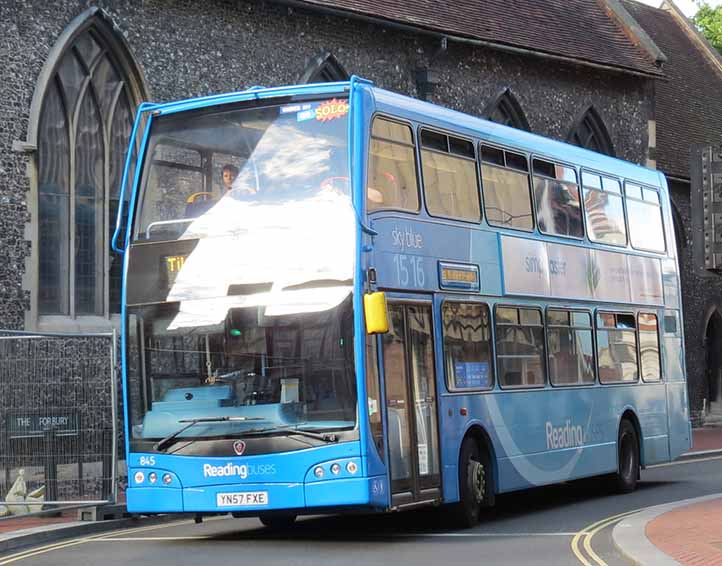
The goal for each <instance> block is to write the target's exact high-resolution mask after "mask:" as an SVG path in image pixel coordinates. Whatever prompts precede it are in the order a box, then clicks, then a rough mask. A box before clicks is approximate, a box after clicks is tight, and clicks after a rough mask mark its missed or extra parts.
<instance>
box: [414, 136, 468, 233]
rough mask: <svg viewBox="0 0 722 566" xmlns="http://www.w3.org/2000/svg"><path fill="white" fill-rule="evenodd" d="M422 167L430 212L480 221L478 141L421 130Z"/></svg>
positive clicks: (435, 214) (436, 214) (447, 216)
mask: <svg viewBox="0 0 722 566" xmlns="http://www.w3.org/2000/svg"><path fill="white" fill-rule="evenodd" d="M421 170H422V174H423V180H424V194H425V196H426V207H427V208H428V210H429V214H432V215H434V216H443V217H446V218H459V219H461V220H471V221H479V220H480V219H481V208H480V206H479V187H478V185H477V179H476V161H475V155H474V145H473V144H472V143H471V142H470V141H467V140H465V139H461V138H456V137H453V136H447V135H446V134H442V133H439V132H432V131H430V130H422V132H421Z"/></svg>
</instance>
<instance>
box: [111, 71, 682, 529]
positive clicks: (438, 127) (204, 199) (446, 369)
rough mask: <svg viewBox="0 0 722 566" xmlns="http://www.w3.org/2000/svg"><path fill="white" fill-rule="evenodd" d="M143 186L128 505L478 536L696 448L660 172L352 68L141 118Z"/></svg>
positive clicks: (126, 345) (128, 326)
mask: <svg viewBox="0 0 722 566" xmlns="http://www.w3.org/2000/svg"><path fill="white" fill-rule="evenodd" d="M135 156H137V158H136V157H135ZM123 187H124V191H125V197H126V198H124V199H123V200H124V201H125V203H126V204H125V205H124V206H123V208H122V209H121V211H120V212H119V215H118V224H117V228H116V233H115V236H114V239H113V245H114V247H115V248H116V250H117V251H119V252H120V253H123V254H124V262H125V263H124V265H125V271H124V280H123V332H122V339H123V347H122V352H123V388H124V407H125V422H126V426H125V434H126V456H127V463H128V475H129V485H128V489H127V506H128V510H129V511H131V512H136V513H173V512H184V513H189V512H190V513H197V514H199V515H202V514H203V513H219V512H228V513H232V514H233V515H235V516H259V517H260V519H261V521H262V522H263V523H264V524H268V525H276V526H278V525H285V524H289V523H291V522H292V521H293V520H295V518H296V517H297V516H298V515H301V514H318V513H331V512H332V513H338V512H346V511H359V510H362V511H392V510H402V509H408V508H412V507H415V506H423V505H442V504H443V505H446V506H447V507H448V508H449V510H450V511H451V513H452V516H453V518H455V519H456V520H457V521H458V523H459V524H460V525H466V526H469V525H473V524H474V523H475V522H476V521H477V519H478V517H479V513H480V512H481V509H482V508H483V507H484V506H490V505H493V503H494V498H495V495H496V494H499V493H504V492H510V491H514V490H520V489H525V488H529V487H533V486H540V485H545V484H549V483H554V482H560V481H566V480H570V479H575V478H582V477H588V476H597V475H605V476H608V479H609V480H610V483H612V484H614V485H615V486H616V488H618V489H619V490H621V491H631V490H633V489H634V488H635V486H636V483H637V480H638V477H639V471H640V469H641V468H643V467H645V466H649V465H651V464H656V463H660V462H666V461H670V460H672V459H674V458H676V457H677V456H679V455H680V454H682V453H683V452H685V451H686V450H687V449H688V448H689V446H690V438H691V431H690V424H689V417H688V407H687V393H686V382H685V370H684V349H683V343H684V341H683V330H682V310H681V300H680V284H679V274H678V264H677V251H676V249H675V239H674V237H673V234H674V233H673V229H672V221H671V211H670V200H669V195H668V191H667V185H666V181H665V179H664V176H663V175H662V174H660V173H659V172H657V171H653V170H650V169H646V168H643V167H640V166H637V165H634V164H631V163H627V162H624V161H620V160H617V159H613V158H609V157H607V156H604V155H600V154H597V153H594V152H591V151H587V150H584V149H580V148H577V147H574V146H571V145H567V144H564V143H560V142H557V141H552V140H549V139H546V138H543V137H540V136H537V135H534V134H530V133H527V132H522V131H518V130H515V129H512V128H508V127H505V126H502V125H499V124H495V123H492V122H488V121H485V120H481V119H478V118H474V117H471V116H468V115H464V114H461V113H458V112H454V111H451V110H448V109H445V108H442V107H439V106H435V105H433V104H428V103H425V102H421V101H418V100H415V99H412V98H408V97H406V96H401V95H398V94H394V93H391V92H388V91H385V90H382V89H380V88H376V87H375V86H374V85H373V84H371V83H369V82H367V81H364V80H361V79H358V78H355V77H354V78H352V79H351V80H350V81H349V82H343V83H330V84H322V85H304V86H293V87H283V88H269V89H263V88H253V89H250V90H248V91H244V92H238V93H232V94H226V95H220V96H212V97H207V98H199V99H193V100H185V101H179V102H172V103H167V104H144V105H142V106H141V107H140V108H139V111H138V116H137V120H136V123H135V127H134V129H133V134H132V140H131V146H130V151H129V158H128V162H127V164H126V168H125V172H124V181H123ZM120 242H123V243H122V244H121V243H120Z"/></svg>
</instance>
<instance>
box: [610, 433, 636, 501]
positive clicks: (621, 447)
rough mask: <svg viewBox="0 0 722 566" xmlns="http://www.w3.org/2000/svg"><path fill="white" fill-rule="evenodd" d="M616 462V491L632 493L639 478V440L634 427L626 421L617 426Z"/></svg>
mask: <svg viewBox="0 0 722 566" xmlns="http://www.w3.org/2000/svg"><path fill="white" fill-rule="evenodd" d="M617 462H618V463H617V473H616V475H615V478H614V479H615V482H614V483H615V487H616V489H617V491H619V492H620V493H629V492H630V491H634V490H635V489H636V488H637V479H638V477H639V439H638V438H637V431H636V429H635V428H634V425H633V424H632V423H631V422H629V421H628V420H627V419H624V420H623V421H622V422H621V424H620V425H619V437H618V439H617Z"/></svg>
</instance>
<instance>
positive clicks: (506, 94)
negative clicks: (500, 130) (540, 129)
mask: <svg viewBox="0 0 722 566" xmlns="http://www.w3.org/2000/svg"><path fill="white" fill-rule="evenodd" d="M484 115H485V116H486V118H487V119H488V120H491V121H492V122H496V123H498V124H504V125H505V126H511V127H512V128H517V129H518V130H526V131H527V132H528V131H530V128H529V122H528V121H527V119H526V116H525V115H524V111H523V110H522V109H521V106H520V105H519V102H518V101H517V99H516V97H515V96H514V95H513V94H512V93H511V91H510V90H509V89H508V88H505V89H504V90H502V91H501V92H500V93H499V94H497V95H496V96H495V97H494V99H493V100H492V101H491V102H490V103H489V104H488V105H487V107H486V110H485V111H484Z"/></svg>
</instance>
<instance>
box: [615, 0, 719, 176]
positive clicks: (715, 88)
mask: <svg viewBox="0 0 722 566" xmlns="http://www.w3.org/2000/svg"><path fill="white" fill-rule="evenodd" d="M623 3H624V7H625V8H626V9H627V11H628V12H629V13H630V14H632V16H633V17H634V19H635V20H637V22H638V23H639V25H641V26H642V27H643V28H644V30H645V31H646V32H647V34H648V35H649V36H650V37H651V38H652V40H653V41H654V42H655V43H656V44H657V46H659V48H660V49H661V50H662V51H663V52H664V54H665V55H666V56H667V62H666V63H665V64H664V73H665V75H666V76H667V77H668V79H669V80H667V81H657V82H656V92H655V119H656V121H657V151H656V157H657V167H658V168H659V169H661V170H662V171H664V172H665V173H666V174H668V175H671V176H674V177H680V178H683V179H689V156H690V146H692V145H693V144H715V145H720V144H722V96H720V92H722V75H720V73H719V71H718V70H717V69H716V68H715V67H714V66H713V64H712V62H711V61H710V59H709V55H707V54H705V53H704V52H703V51H702V50H701V48H700V47H698V46H697V45H696V43H695V42H694V41H692V39H691V38H690V36H689V35H688V34H687V32H685V30H684V28H683V27H682V26H683V24H682V23H681V22H679V21H678V20H677V19H676V18H675V17H674V16H672V14H670V13H669V12H667V11H666V10H661V9H659V8H652V7H650V6H646V5H643V4H640V3H638V2H633V1H630V0H623Z"/></svg>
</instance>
